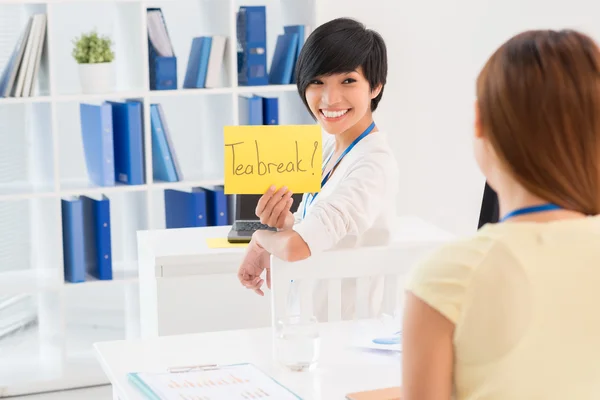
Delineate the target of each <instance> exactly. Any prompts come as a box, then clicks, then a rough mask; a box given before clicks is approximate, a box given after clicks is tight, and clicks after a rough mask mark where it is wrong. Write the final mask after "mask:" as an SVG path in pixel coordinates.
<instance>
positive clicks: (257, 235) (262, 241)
mask: <svg viewBox="0 0 600 400" xmlns="http://www.w3.org/2000/svg"><path fill="white" fill-rule="evenodd" d="M252 240H254V241H256V243H257V244H258V245H259V246H260V247H262V248H263V249H265V250H266V251H267V252H268V253H270V254H273V255H274V256H275V257H277V258H279V259H281V260H284V261H299V260H304V259H305V258H308V257H310V249H309V248H308V245H307V244H306V242H305V241H304V240H303V239H302V237H301V236H300V235H299V234H298V233H297V232H296V231H294V230H291V229H288V230H285V231H279V232H273V231H267V230H258V231H256V232H254V235H252Z"/></svg>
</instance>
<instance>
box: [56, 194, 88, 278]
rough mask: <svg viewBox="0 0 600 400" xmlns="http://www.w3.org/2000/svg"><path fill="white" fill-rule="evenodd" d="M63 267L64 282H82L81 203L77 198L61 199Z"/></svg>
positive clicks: (84, 268)
mask: <svg viewBox="0 0 600 400" xmlns="http://www.w3.org/2000/svg"><path fill="white" fill-rule="evenodd" d="M60 206H61V216H62V241H63V267H64V275H65V281H67V282H73V283H75V282H84V281H85V271H86V258H85V242H84V232H85V228H84V220H83V202H82V201H81V199H79V198H77V197H72V198H68V199H61V201H60Z"/></svg>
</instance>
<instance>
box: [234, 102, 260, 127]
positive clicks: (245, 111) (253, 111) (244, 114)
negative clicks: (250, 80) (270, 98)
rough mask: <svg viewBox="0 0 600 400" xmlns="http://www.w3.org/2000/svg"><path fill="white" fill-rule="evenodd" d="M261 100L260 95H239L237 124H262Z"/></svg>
mask: <svg viewBox="0 0 600 400" xmlns="http://www.w3.org/2000/svg"><path fill="white" fill-rule="evenodd" d="M263 122H264V121H263V101H262V98H261V97H260V96H256V95H253V96H252V97H247V96H240V97H239V124H240V125H263Z"/></svg>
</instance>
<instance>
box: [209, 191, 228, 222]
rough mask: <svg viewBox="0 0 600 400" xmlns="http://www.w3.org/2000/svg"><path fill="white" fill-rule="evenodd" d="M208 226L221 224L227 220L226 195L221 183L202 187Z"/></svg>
mask: <svg viewBox="0 0 600 400" xmlns="http://www.w3.org/2000/svg"><path fill="white" fill-rule="evenodd" d="M203 189H204V190H205V191H206V208H207V210H206V211H207V215H208V221H207V222H208V226H223V225H227V224H228V221H229V216H228V212H229V211H228V204H227V197H226V195H225V192H224V188H223V186H222V185H218V186H212V187H204V188H203Z"/></svg>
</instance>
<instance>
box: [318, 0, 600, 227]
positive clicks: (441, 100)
mask: <svg viewBox="0 0 600 400" xmlns="http://www.w3.org/2000/svg"><path fill="white" fill-rule="evenodd" d="M317 7H318V22H319V23H322V22H324V21H326V20H329V19H332V18H336V17H342V16H348V17H353V18H357V19H358V20H360V21H362V22H364V23H365V24H366V25H367V26H368V27H369V28H373V29H375V30H377V31H379V32H380V33H381V34H382V36H383V38H384V39H385V41H386V44H387V47H388V57H389V73H388V84H387V86H386V88H385V92H384V97H383V100H382V103H381V106H380V109H379V110H378V111H377V112H376V115H375V118H376V121H377V123H378V125H379V126H380V128H381V129H382V130H385V131H387V132H389V133H390V134H391V136H392V138H393V142H392V146H393V148H394V150H395V152H396V155H397V157H398V161H399V163H400V168H401V180H402V181H401V187H402V192H403V194H402V196H401V197H400V199H399V202H398V203H399V204H398V207H399V211H400V212H401V213H411V214H416V215H419V216H421V217H423V218H426V219H428V220H430V221H431V222H433V223H436V224H438V225H439V226H441V227H443V228H445V229H447V230H450V231H453V232H456V233H459V234H464V233H469V232H473V231H474V230H475V229H476V227H477V221H478V217H479V208H480V205H481V196H482V192H483V185H484V178H483V176H482V175H481V174H480V172H479V170H478V169H477V165H476V164H475V162H474V160H473V156H472V148H471V137H472V132H473V130H472V125H473V122H472V121H473V104H474V100H475V79H476V77H477V74H478V72H479V70H480V68H481V67H482V66H483V64H484V63H485V61H486V60H487V58H488V57H489V56H490V55H491V53H492V52H493V51H494V50H495V49H496V48H497V47H498V46H499V45H500V44H501V43H502V42H504V41H505V40H506V39H508V38H509V37H510V36H512V35H513V34H515V33H517V32H519V31H522V30H526V29H539V28H553V29H559V28H576V29H580V30H583V31H584V32H586V33H588V34H590V35H592V36H593V37H595V38H596V39H599V38H600V3H597V2H593V1H590V0H572V1H570V2H566V1H565V0H502V1H500V0H461V1H453V0H451V1H448V0H418V1H416V0H415V1H405V0H369V1H361V0H344V1H340V0H318V1H317Z"/></svg>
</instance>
